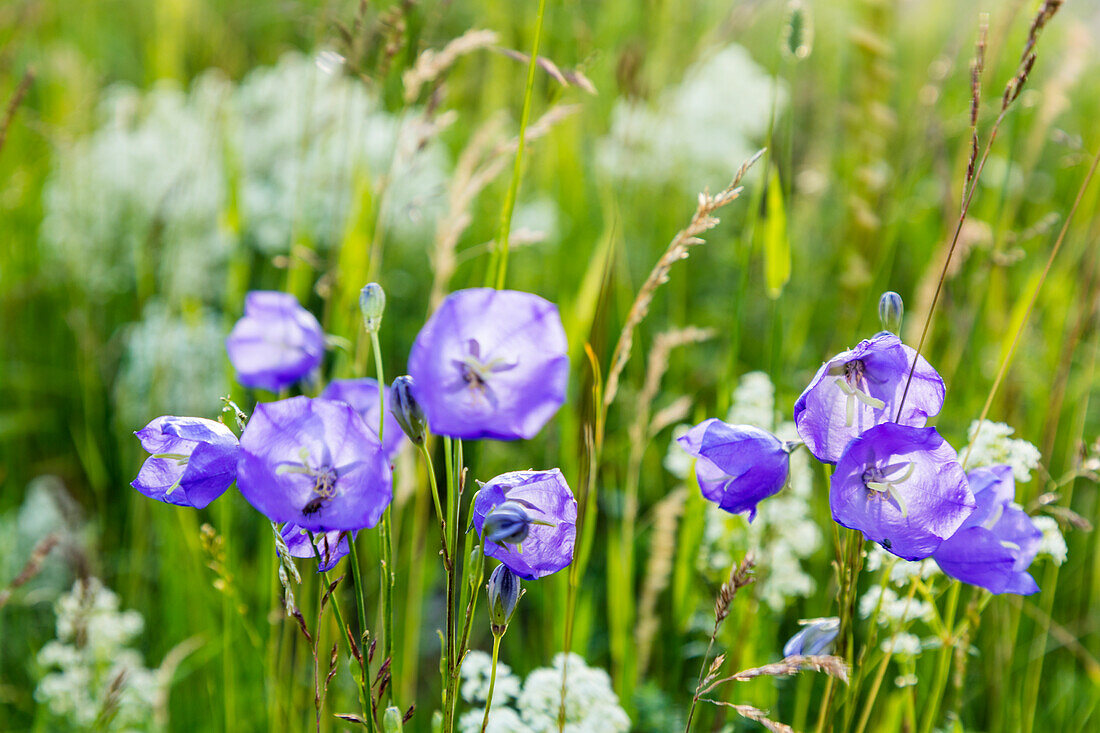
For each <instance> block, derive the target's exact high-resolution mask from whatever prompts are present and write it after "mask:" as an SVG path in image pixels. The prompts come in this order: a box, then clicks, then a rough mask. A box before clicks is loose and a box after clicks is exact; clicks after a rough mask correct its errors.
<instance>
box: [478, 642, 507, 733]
mask: <svg viewBox="0 0 1100 733" xmlns="http://www.w3.org/2000/svg"><path fill="white" fill-rule="evenodd" d="M507 630H508V627H507V626H505V627H504V631H507ZM504 631H501V632H500V633H499V634H493V669H492V671H491V672H489V696H488V697H487V698H485V715H483V716H481V733H485V729H486V728H488V727H489V708H490V707H492V705H493V688H495V687H496V684H497V657H498V656H499V654H500V640H501V639H503V638H504Z"/></svg>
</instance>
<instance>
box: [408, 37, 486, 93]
mask: <svg viewBox="0 0 1100 733" xmlns="http://www.w3.org/2000/svg"><path fill="white" fill-rule="evenodd" d="M496 42H497V34H496V32H495V31H490V30H484V29H477V28H474V29H471V30H468V31H466V32H465V33H463V34H462V35H461V36H459V37H458V38H456V39H454V40H453V41H451V42H450V43H448V44H447V45H446V46H444V47H443V49H442V50H440V51H436V50H433V49H430V48H429V49H427V50H425V51H423V52H421V54H420V55H419V56H418V57H417V58H416V63H415V64H413V66H412V67H411V68H410V69H408V70H407V71H406V72H405V73H404V75H403V76H402V77H401V81H402V82H403V83H404V84H405V102H406V103H408V104H412V103H413V102H415V101H416V99H417V98H418V97H419V96H420V90H421V89H422V88H423V87H424V85H425V84H429V83H431V82H433V81H435V80H436V79H438V78H439V77H440V75H441V74H443V72H444V71H446V70H447V69H449V68H450V67H451V66H453V65H454V63H455V62H456V61H457V60H458V59H459V58H460V57H462V56H465V55H466V54H469V53H472V52H474V51H477V50H479V49H482V48H489V47H490V46H493V45H494V44H495V43H496Z"/></svg>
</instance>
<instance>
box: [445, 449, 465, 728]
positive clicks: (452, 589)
mask: <svg viewBox="0 0 1100 733" xmlns="http://www.w3.org/2000/svg"><path fill="white" fill-rule="evenodd" d="M443 449H444V453H445V458H446V461H447V515H448V520H449V521H448V522H447V527H446V530H447V553H448V555H449V556H450V558H451V562H450V563H449V564H448V566H447V614H446V618H447V629H446V634H445V639H444V644H443V649H444V653H445V654H446V656H447V663H446V664H445V665H443V670H442V672H443V675H444V677H443V681H444V693H443V733H453V731H454V709H455V706H454V702H455V697H456V696H457V690H458V686H457V684H456V681H455V680H456V677H457V675H456V673H455V670H456V669H457V668H458V659H457V653H458V640H457V639H456V636H457V633H456V630H457V618H456V616H457V610H458V609H457V596H458V501H459V492H458V483H459V475H460V472H461V468H460V464H461V462H462V459H461V458H460V457H459V456H460V452H461V443H458V444H457V445H456V441H453V440H451V439H450V438H449V437H446V436H445V437H444V438H443Z"/></svg>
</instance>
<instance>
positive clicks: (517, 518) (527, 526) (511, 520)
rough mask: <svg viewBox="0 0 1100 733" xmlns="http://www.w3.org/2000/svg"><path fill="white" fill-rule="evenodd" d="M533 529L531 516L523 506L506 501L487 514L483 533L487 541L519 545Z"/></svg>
mask: <svg viewBox="0 0 1100 733" xmlns="http://www.w3.org/2000/svg"><path fill="white" fill-rule="evenodd" d="M530 531H531V516H530V515H529V514H528V513H527V510H526V509H524V508H523V506H522V505H521V504H519V503H517V502H514V501H506V502H504V503H503V504H501V505H500V506H498V507H497V508H495V509H493V510H492V511H491V512H489V513H488V514H487V515H486V516H485V525H484V527H483V528H482V534H483V535H484V537H485V541H486V542H495V543H496V544H498V545H500V544H510V545H518V544H520V543H522V542H523V541H524V540H525V539H527V533H528V532H530Z"/></svg>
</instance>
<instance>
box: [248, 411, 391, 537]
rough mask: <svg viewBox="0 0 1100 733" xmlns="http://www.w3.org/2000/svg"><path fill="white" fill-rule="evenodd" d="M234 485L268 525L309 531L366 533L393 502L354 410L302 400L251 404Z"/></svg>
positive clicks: (376, 447)
mask: <svg viewBox="0 0 1100 733" xmlns="http://www.w3.org/2000/svg"><path fill="white" fill-rule="evenodd" d="M237 486H238V487H239V488H240V490H241V493H242V494H243V495H244V498H245V499H247V500H248V502H249V503H250V504H252V506H254V507H256V509H258V510H259V511H260V513H261V514H264V515H265V516H266V517H267V518H268V519H270V520H271V521H273V522H292V523H294V524H297V525H299V526H301V527H303V528H305V529H308V530H310V531H313V532H327V531H330V530H336V529H343V530H354V529H361V528H363V527H373V526H374V525H375V524H377V523H378V520H379V519H381V518H382V512H383V511H385V509H386V507H387V506H389V503H390V499H391V498H392V497H393V489H392V478H391V475H390V464H389V461H387V460H386V456H385V454H384V452H383V451H382V444H381V443H379V442H378V437H377V436H376V435H375V434H374V431H372V430H371V429H370V428H368V427H367V425H366V423H365V422H363V418H362V417H360V416H359V413H358V412H356V411H355V408H353V407H352V406H351V405H349V404H347V403H346V402H337V401H334V400H325V399H320V398H318V399H309V398H308V397H292V398H290V399H288V400H280V401H278V402H265V403H261V404H259V405H257V406H256V411H255V412H254V413H253V414H252V418H251V419H250V420H249V421H248V425H247V426H246V427H245V429H244V434H243V435H241V459H240V462H239V463H238V465H237Z"/></svg>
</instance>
